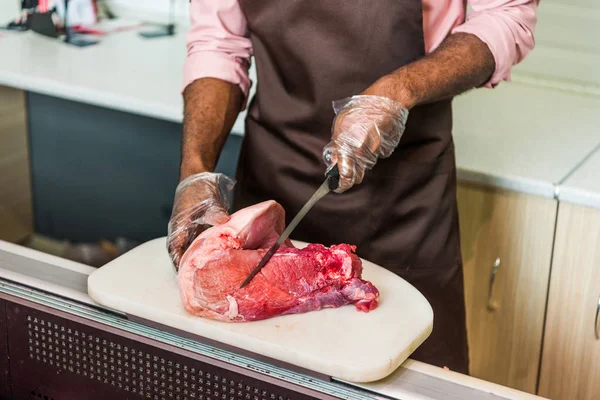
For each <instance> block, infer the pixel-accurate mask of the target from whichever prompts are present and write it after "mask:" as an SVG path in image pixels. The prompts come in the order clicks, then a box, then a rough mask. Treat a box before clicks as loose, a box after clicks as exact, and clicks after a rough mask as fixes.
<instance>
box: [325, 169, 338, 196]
mask: <svg viewBox="0 0 600 400" xmlns="http://www.w3.org/2000/svg"><path fill="white" fill-rule="evenodd" d="M327 179H328V180H329V190H331V191H334V190H335V189H337V188H338V186H340V170H339V168H338V166H337V164H335V165H334V166H333V168H331V169H330V170H329V171H327Z"/></svg>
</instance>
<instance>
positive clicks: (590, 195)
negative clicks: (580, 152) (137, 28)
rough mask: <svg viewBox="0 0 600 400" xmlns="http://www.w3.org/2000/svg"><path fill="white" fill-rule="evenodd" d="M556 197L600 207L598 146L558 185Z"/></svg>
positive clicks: (599, 150)
mask: <svg viewBox="0 0 600 400" xmlns="http://www.w3.org/2000/svg"><path fill="white" fill-rule="evenodd" d="M599 136H600V135H599ZM558 199H559V201H564V202H567V203H574V204H580V205H583V206H588V207H595V208H600V146H598V147H597V148H596V151H595V152H594V153H593V154H591V155H590V157H588V158H587V159H586V160H585V161H584V162H583V163H581V165H580V167H579V168H577V169H576V170H575V171H574V172H573V173H572V174H571V175H570V176H569V177H568V178H567V179H565V180H564V182H563V183H562V184H561V185H560V191H559V193H558Z"/></svg>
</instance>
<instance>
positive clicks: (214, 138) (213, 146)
mask: <svg viewBox="0 0 600 400" xmlns="http://www.w3.org/2000/svg"><path fill="white" fill-rule="evenodd" d="M183 98H184V118H183V137H182V143H181V166H180V172H179V173H180V176H179V178H180V180H183V179H185V178H187V177H188V176H190V175H193V174H196V173H199V172H206V171H213V170H214V168H215V165H216V162H217V159H218V158H219V154H220V153H221V150H222V149H223V145H224V144H225V141H226V140H227V136H228V135H229V132H230V131H231V128H232V127H233V124H234V123H235V120H236V118H237V116H238V114H239V112H240V109H241V106H242V100H243V95H242V91H241V90H240V88H239V86H238V85H235V84H231V83H229V82H225V81H223V80H220V79H214V78H202V79H198V80H195V81H194V82H192V83H191V84H189V85H188V86H187V87H186V88H185V90H184V92H183Z"/></svg>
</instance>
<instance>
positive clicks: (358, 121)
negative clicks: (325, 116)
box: [323, 95, 408, 193]
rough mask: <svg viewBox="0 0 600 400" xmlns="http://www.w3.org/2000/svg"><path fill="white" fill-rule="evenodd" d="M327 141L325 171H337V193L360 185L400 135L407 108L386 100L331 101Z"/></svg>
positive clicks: (385, 155) (362, 97)
mask: <svg viewBox="0 0 600 400" xmlns="http://www.w3.org/2000/svg"><path fill="white" fill-rule="evenodd" d="M333 109H334V111H335V114H336V117H335V119H334V122H333V128H332V137H331V142H329V143H328V144H327V145H326V146H325V148H324V149H323V159H324V161H325V164H327V167H328V168H327V170H328V171H329V170H330V169H331V168H332V167H333V166H334V165H335V164H336V163H337V164H338V168H339V170H340V185H339V187H338V189H337V190H336V192H337V193H342V192H345V191H346V190H348V189H350V188H351V187H352V186H354V185H355V184H359V183H361V182H362V180H363V178H364V176H365V171H366V170H368V169H371V168H373V166H374V165H375V163H376V162H377V160H378V159H379V158H385V157H389V156H390V155H391V154H392V152H393V151H394V149H395V148H396V146H398V143H399V142H400V138H401V137H402V134H403V133H404V126H405V124H406V119H407V118H408V109H407V108H405V107H404V106H402V104H400V103H397V102H395V101H394V100H391V99H388V98H387V97H380V96H371V95H358V96H353V97H349V98H346V99H342V100H339V101H335V102H334V103H333Z"/></svg>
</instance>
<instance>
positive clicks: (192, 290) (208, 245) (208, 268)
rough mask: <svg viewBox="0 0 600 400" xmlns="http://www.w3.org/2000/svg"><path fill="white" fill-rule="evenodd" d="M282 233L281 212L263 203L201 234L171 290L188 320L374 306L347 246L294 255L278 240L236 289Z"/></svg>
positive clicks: (374, 296) (374, 295)
mask: <svg viewBox="0 0 600 400" xmlns="http://www.w3.org/2000/svg"><path fill="white" fill-rule="evenodd" d="M284 229H285V221H284V210H283V208H282V207H281V206H280V205H279V204H277V203H276V202H274V201H267V202H263V203H260V204H257V205H254V206H251V207H248V208H245V209H243V210H240V211H238V212H237V213H235V214H233V215H232V216H231V219H230V220H229V222H227V223H226V224H223V225H218V226H214V227H212V228H210V229H208V230H206V231H204V232H203V233H202V234H201V235H200V236H199V237H198V238H196V240H195V241H194V242H193V243H192V245H191V246H190V247H189V249H188V250H187V251H186V252H185V254H184V255H183V257H182V259H181V263H180V268H179V277H178V279H179V289H180V292H181V299H182V301H183V305H184V307H185V309H186V311H188V312H189V313H192V314H195V315H198V316H201V317H206V318H211V319H216V320H221V321H228V322H242V321H257V320H262V319H267V318H272V317H275V316H278V315H284V314H297V313H304V312H309V311H314V310H320V309H322V308H332V307H341V306H344V305H347V304H354V305H355V306H356V308H357V309H358V310H360V311H365V312H368V311H370V310H373V309H374V308H376V307H377V302H378V300H379V291H378V290H377V289H376V288H375V286H373V285H372V284H371V283H370V282H367V281H364V280H362V279H361V273H362V264H361V262H360V259H359V258H358V257H357V256H356V255H355V254H354V251H355V248H354V246H350V245H347V244H340V245H335V246H331V247H330V248H326V247H325V246H323V245H320V244H311V245H309V246H307V247H306V248H304V249H297V248H295V247H294V246H293V245H292V243H291V242H290V241H289V240H288V241H286V242H285V243H284V244H283V245H282V246H281V247H280V248H279V250H278V251H277V253H275V254H274V255H273V257H272V258H271V260H270V261H269V262H268V263H267V265H265V267H264V268H263V269H262V270H261V272H259V273H258V274H257V275H256V276H255V277H254V279H253V280H252V281H251V282H250V284H248V285H247V286H246V287H244V288H243V289H240V288H239V287H240V284H241V283H242V282H243V281H244V279H245V278H246V276H247V275H248V274H249V273H250V271H251V270H252V268H254V267H255V266H256V264H257V263H258V262H259V260H260V259H261V257H262V256H263V255H264V254H265V253H266V251H267V250H268V248H269V247H270V246H271V245H272V244H273V243H274V242H275V240H277V238H278V237H279V234H280V233H281V232H283V230H284Z"/></svg>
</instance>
